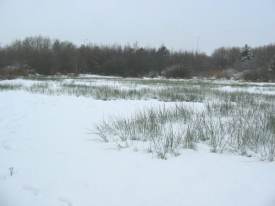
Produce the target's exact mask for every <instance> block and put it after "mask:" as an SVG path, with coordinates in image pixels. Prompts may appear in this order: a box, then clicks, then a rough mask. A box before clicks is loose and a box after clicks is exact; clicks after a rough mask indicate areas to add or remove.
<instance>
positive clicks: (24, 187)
mask: <svg viewBox="0 0 275 206" xmlns="http://www.w3.org/2000/svg"><path fill="white" fill-rule="evenodd" d="M23 190H25V191H28V192H30V193H32V194H33V195H34V196H37V195H39V193H40V191H39V189H37V188H35V187H32V186H29V185H24V186H23Z"/></svg>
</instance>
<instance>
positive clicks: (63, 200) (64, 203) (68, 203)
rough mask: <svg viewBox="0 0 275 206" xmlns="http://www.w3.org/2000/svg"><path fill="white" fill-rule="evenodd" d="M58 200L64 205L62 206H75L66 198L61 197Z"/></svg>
mask: <svg viewBox="0 0 275 206" xmlns="http://www.w3.org/2000/svg"><path fill="white" fill-rule="evenodd" d="M58 200H59V201H60V202H61V203H62V206H64V205H65V206H73V204H72V203H71V201H70V200H68V199H67V198H64V197H59V198H58Z"/></svg>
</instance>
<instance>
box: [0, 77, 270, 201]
mask: <svg viewBox="0 0 275 206" xmlns="http://www.w3.org/2000/svg"><path fill="white" fill-rule="evenodd" d="M20 81H21V83H22V81H25V80H20ZM14 82H16V81H14ZM23 83H24V82H23ZM163 104H165V105H166V106H167V107H169V106H171V105H173V103H172V102H170V103H163V102H159V101H156V100H149V101H144V100H114V101H101V100H95V99H93V98H91V97H89V98H88V97H74V96H65V95H64V96H47V95H42V94H32V93H28V92H26V91H16V90H15V91H2V92H0V206H79V205H81V206H93V205H96V206H128V205H131V206H135V205H136V206H167V205H173V206H189V205H190V206H208V205H209V206H232V205H234V206H246V205H249V206H274V205H275V163H274V162H266V161H259V160H257V159H254V158H247V157H240V156H237V155H233V154H214V153H210V152H209V151H208V150H206V149H204V146H203V145H201V147H199V149H198V150H197V151H194V150H184V151H182V154H181V155H180V156H178V157H171V158H169V159H168V160H161V159H158V158H156V157H154V156H152V154H149V153H146V152H144V151H138V152H137V151H136V149H135V148H128V149H122V150H119V149H118V148H117V147H116V146H115V145H114V144H111V143H103V142H101V141H100V139H99V137H98V136H97V135H96V134H94V133H93V132H94V127H95V124H97V123H98V122H99V121H101V120H102V119H107V118H108V117H113V116H119V117H121V116H127V115H129V114H132V113H134V112H135V111H137V110H140V109H143V108H147V107H148V108H149V107H156V106H159V105H163Z"/></svg>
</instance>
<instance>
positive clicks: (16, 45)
mask: <svg viewBox="0 0 275 206" xmlns="http://www.w3.org/2000/svg"><path fill="white" fill-rule="evenodd" d="M17 68H21V69H24V68H25V69H28V70H30V71H32V72H34V73H38V74H45V75H51V74H58V73H61V74H68V73H74V74H79V73H92V74H101V75H119V76H124V77H126V76H127V77H128V76H129V77H139V76H159V75H162V76H166V77H176V78H177V77H178V78H189V77H193V76H206V77H209V76H215V77H228V78H231V77H234V78H247V79H251V80H266V81H268V80H274V79H275V45H272V44H271V45H267V46H263V47H257V48H250V47H248V46H247V45H246V46H245V47H244V48H239V47H233V48H219V49H217V50H215V51H214V52H213V54H212V55H206V54H205V53H200V52H187V51H170V50H168V49H167V48H166V47H165V46H161V47H159V48H144V47H139V46H137V45H133V46H124V47H122V46H118V45H115V46H98V45H94V44H86V45H81V46H76V45H74V44H73V43H71V42H68V41H60V40H51V39H49V38H45V37H41V36H38V37H28V38H25V39H24V40H17V41H15V42H13V43H11V44H10V45H7V46H4V47H2V48H1V47H0V74H1V70H2V71H7V70H16V69H17ZM239 76H241V77H239Z"/></svg>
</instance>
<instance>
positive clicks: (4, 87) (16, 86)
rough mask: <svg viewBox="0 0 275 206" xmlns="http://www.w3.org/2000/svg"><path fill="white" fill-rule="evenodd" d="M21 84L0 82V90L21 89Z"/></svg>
mask: <svg viewBox="0 0 275 206" xmlns="http://www.w3.org/2000/svg"><path fill="white" fill-rule="evenodd" d="M21 88H22V85H21V84H0V91H5V90H18V89H21Z"/></svg>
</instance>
